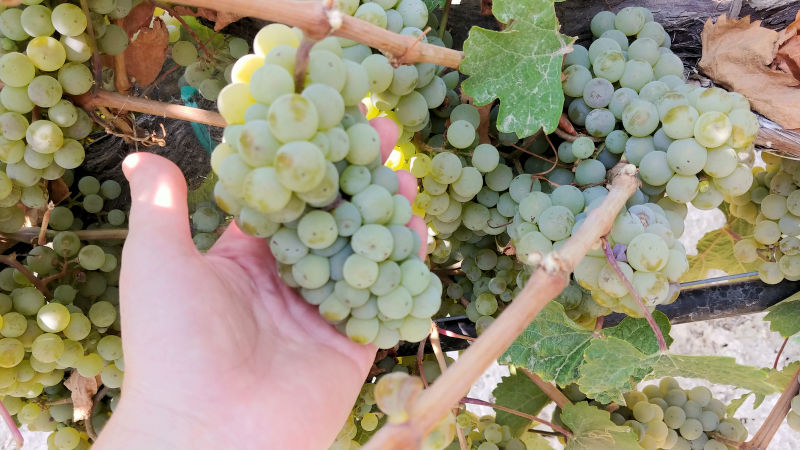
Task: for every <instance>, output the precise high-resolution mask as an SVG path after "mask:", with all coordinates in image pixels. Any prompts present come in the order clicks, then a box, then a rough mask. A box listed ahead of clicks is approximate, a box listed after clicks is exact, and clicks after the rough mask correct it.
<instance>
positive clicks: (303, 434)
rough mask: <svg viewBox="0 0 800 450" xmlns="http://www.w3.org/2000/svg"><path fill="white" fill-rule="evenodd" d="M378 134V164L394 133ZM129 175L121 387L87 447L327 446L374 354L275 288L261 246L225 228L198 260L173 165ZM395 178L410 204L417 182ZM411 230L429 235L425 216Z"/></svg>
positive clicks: (133, 159)
mask: <svg viewBox="0 0 800 450" xmlns="http://www.w3.org/2000/svg"><path fill="white" fill-rule="evenodd" d="M372 124H373V126H374V127H375V128H376V129H377V130H378V132H379V134H380V135H381V142H382V148H381V153H382V155H383V157H384V158H386V157H387V156H388V154H389V152H390V151H391V149H392V147H393V143H394V142H396V141H397V136H398V132H397V127H396V126H395V125H394V124H393V123H392V122H391V121H388V119H377V120H375V121H373V122H372ZM123 169H124V172H125V175H126V177H127V178H128V180H129V181H130V184H131V195H132V198H133V204H132V207H131V216H130V234H129V237H128V240H127V241H126V243H125V247H124V251H123V254H122V268H123V269H122V274H121V279H120V314H121V317H122V338H123V347H124V353H125V380H124V384H123V386H122V396H121V401H120V403H119V405H118V407H117V409H116V411H115V412H114V414H113V415H112V417H111V420H110V421H109V422H108V424H107V425H106V427H105V428H104V430H103V432H102V433H101V435H100V437H99V438H98V441H97V443H96V444H95V445H96V446H95V448H97V449H114V450H121V449H136V450H140V449H144V448H149V449H188V448H192V449H229V448H236V449H246V448H263V449H278V448H281V449H289V448H291V449H325V448H327V447H328V446H329V445H330V444H331V443H332V442H333V440H334V439H335V438H336V435H337V433H338V432H339V430H340V428H341V426H342V424H343V423H344V421H345V419H346V418H347V415H348V414H349V412H350V409H351V408H352V406H353V403H354V401H355V400H356V398H357V397H358V392H359V390H360V388H361V385H362V384H363V382H364V380H365V379H366V377H367V373H368V372H369V369H370V367H371V365H372V362H373V358H374V357H375V351H376V348H375V347H374V346H372V345H368V346H364V345H358V344H355V343H353V342H351V341H350V340H349V339H348V338H347V337H346V336H343V335H342V334H340V333H339V332H338V331H337V330H336V329H335V328H334V327H333V326H332V325H330V324H328V323H326V322H325V321H324V320H323V319H322V318H321V317H320V315H319V313H318V311H317V308H316V307H314V306H311V305H309V304H307V303H306V302H305V301H304V300H303V299H302V298H301V297H300V296H299V295H298V294H297V293H295V292H294V291H293V290H292V289H291V288H289V287H287V286H286V285H285V284H283V283H282V282H281V280H280V278H279V277H278V275H277V273H276V269H275V260H274V259H273V258H272V256H271V255H270V253H269V246H268V243H267V241H266V240H264V239H259V238H254V237H251V236H248V235H245V234H244V233H242V232H241V231H240V230H239V229H238V228H237V227H236V226H235V225H231V226H230V227H229V228H228V230H227V231H226V232H225V233H224V234H223V235H222V237H221V238H220V239H219V241H218V242H217V243H216V244H215V245H214V247H213V248H212V249H211V250H210V251H209V252H208V253H206V254H205V255H203V254H200V253H199V252H198V251H197V250H196V249H195V247H194V244H193V242H192V239H191V234H190V231H189V220H188V217H189V214H188V209H187V204H186V195H187V188H186V183H185V180H184V177H183V175H182V174H181V172H180V170H179V169H178V168H177V167H176V166H175V165H174V164H172V163H171V162H170V161H168V160H166V159H164V158H161V157H159V156H156V155H152V154H147V153H137V154H133V155H131V156H129V157H128V158H127V159H126V160H125V162H124V163H123ZM400 180H401V187H400V193H401V194H403V195H405V196H406V197H408V198H409V199H410V200H413V198H414V195H416V184H415V180H414V179H413V177H412V176H411V175H410V174H408V173H402V174H400ZM409 226H410V227H411V228H413V229H415V230H417V231H418V232H420V231H421V232H424V230H425V228H424V224H423V223H422V221H421V219H419V218H415V219H414V220H412V223H411V224H409ZM421 235H424V234H422V233H421ZM423 242H424V240H423ZM423 254H424V253H423Z"/></svg>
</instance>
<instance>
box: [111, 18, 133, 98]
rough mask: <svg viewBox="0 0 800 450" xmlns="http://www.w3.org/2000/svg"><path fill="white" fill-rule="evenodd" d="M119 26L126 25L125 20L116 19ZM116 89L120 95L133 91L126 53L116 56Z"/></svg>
mask: <svg viewBox="0 0 800 450" xmlns="http://www.w3.org/2000/svg"><path fill="white" fill-rule="evenodd" d="M114 23H115V24H116V25H117V26H120V27H122V26H123V25H124V24H125V20H124V19H114ZM114 88H116V89H117V92H119V93H120V94H128V93H129V92H130V91H131V80H130V78H128V66H127V64H126V63H125V53H124V52H123V53H120V54H119V55H115V56H114Z"/></svg>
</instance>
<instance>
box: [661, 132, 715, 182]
mask: <svg viewBox="0 0 800 450" xmlns="http://www.w3.org/2000/svg"><path fill="white" fill-rule="evenodd" d="M706 159H707V152H706V149H705V147H703V146H701V145H700V144H698V143H697V141H695V140H694V139H692V138H689V139H679V140H676V141H674V142H673V143H672V144H670V146H669V148H668V149H667V163H668V164H669V167H670V168H671V169H672V170H673V171H675V173H677V174H679V175H684V176H690V175H695V174H697V173H699V172H700V171H701V170H703V167H704V166H705V164H706Z"/></svg>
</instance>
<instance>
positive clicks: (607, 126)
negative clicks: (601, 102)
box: [585, 108, 616, 137]
mask: <svg viewBox="0 0 800 450" xmlns="http://www.w3.org/2000/svg"><path fill="white" fill-rule="evenodd" d="M585 123H586V131H587V132H588V133H589V134H591V135H592V136H595V137H604V136H607V135H608V134H609V133H611V132H612V131H613V130H614V126H615V125H616V119H615V117H614V114H613V113H611V111H609V110H607V109H605V108H599V109H594V110H592V111H591V112H589V114H588V115H587V116H586V122H585Z"/></svg>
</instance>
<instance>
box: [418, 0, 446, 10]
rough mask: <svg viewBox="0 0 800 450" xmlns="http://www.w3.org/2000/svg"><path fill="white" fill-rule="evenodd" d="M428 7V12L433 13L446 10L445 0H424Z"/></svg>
mask: <svg viewBox="0 0 800 450" xmlns="http://www.w3.org/2000/svg"><path fill="white" fill-rule="evenodd" d="M422 1H423V2H425V6H427V7H428V12H433V10H434V9H436V8H444V3H445V0H422Z"/></svg>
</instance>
